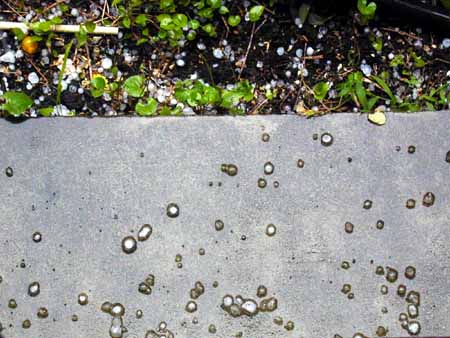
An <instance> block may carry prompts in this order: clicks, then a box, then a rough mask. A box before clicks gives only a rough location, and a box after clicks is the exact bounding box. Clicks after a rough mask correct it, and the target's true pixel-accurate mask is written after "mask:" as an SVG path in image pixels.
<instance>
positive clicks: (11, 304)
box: [8, 299, 17, 309]
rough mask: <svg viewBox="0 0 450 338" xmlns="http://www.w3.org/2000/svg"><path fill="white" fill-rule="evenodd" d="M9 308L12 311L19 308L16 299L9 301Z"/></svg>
mask: <svg viewBox="0 0 450 338" xmlns="http://www.w3.org/2000/svg"><path fill="white" fill-rule="evenodd" d="M8 307H9V308H10V309H15V308H17V302H16V300H15V299H10V300H9V301H8Z"/></svg>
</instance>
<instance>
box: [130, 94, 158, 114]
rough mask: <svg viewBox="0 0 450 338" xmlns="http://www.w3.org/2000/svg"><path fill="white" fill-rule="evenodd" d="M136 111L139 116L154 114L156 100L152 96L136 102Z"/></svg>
mask: <svg viewBox="0 0 450 338" xmlns="http://www.w3.org/2000/svg"><path fill="white" fill-rule="evenodd" d="M135 109H136V113H138V115H141V116H151V115H155V113H156V110H157V109H158V101H156V100H155V99H154V98H152V97H149V98H148V99H147V101H141V100H139V102H138V103H137V104H136V107H135Z"/></svg>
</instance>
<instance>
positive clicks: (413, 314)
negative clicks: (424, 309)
mask: <svg viewBox="0 0 450 338" xmlns="http://www.w3.org/2000/svg"><path fill="white" fill-rule="evenodd" d="M408 315H409V317H410V318H417V317H418V316H419V307H418V306H417V305H415V304H408Z"/></svg>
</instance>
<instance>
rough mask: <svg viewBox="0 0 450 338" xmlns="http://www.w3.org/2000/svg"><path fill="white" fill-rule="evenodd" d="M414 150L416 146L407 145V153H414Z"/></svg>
mask: <svg viewBox="0 0 450 338" xmlns="http://www.w3.org/2000/svg"><path fill="white" fill-rule="evenodd" d="M415 152H416V147H415V146H409V147H408V153H410V154H414V153H415Z"/></svg>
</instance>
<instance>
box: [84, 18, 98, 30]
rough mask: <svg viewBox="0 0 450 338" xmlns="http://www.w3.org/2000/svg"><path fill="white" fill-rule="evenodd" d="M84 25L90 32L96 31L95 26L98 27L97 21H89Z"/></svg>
mask: <svg viewBox="0 0 450 338" xmlns="http://www.w3.org/2000/svg"><path fill="white" fill-rule="evenodd" d="M84 25H85V27H86V30H87V31H88V33H94V31H95V27H96V24H95V23H93V22H92V21H88V22H86V23H85V24H84Z"/></svg>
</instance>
